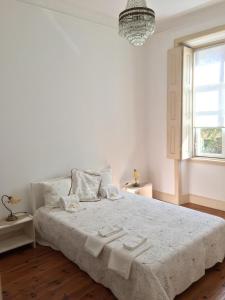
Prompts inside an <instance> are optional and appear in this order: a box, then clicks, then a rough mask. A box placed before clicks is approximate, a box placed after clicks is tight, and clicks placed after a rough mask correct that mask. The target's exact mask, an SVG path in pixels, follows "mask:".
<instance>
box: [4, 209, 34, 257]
mask: <svg viewBox="0 0 225 300" xmlns="http://www.w3.org/2000/svg"><path fill="white" fill-rule="evenodd" d="M28 244H33V247H35V246H36V244H35V229H34V224H33V216H31V215H28V214H27V215H21V216H18V220H16V221H13V222H7V221H5V220H1V221H0V253H3V252H6V251H8V250H12V249H15V248H18V247H21V246H24V245H28Z"/></svg>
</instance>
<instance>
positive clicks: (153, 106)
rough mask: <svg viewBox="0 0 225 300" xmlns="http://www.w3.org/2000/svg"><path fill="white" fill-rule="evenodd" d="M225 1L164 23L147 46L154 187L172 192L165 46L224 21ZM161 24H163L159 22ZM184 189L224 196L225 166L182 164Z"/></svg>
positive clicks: (220, 197) (149, 162) (172, 175)
mask: <svg viewBox="0 0 225 300" xmlns="http://www.w3.org/2000/svg"><path fill="white" fill-rule="evenodd" d="M224 15H225V3H224V2H223V3H222V4H219V5H217V6H214V7H211V8H208V9H203V10H201V11H200V12H196V13H192V14H190V15H186V16H184V17H182V18H179V19H176V20H175V21H173V22H170V23H168V24H167V25H166V24H164V26H163V29H164V31H162V32H159V33H157V34H155V35H154V36H153V37H152V38H151V39H150V41H149V43H148V45H147V47H146V48H145V49H146V54H145V59H146V62H147V64H146V76H147V77H148V81H149V84H148V97H149V113H150V117H149V120H148V122H149V123H148V124H149V138H148V140H149V145H148V164H149V169H150V172H151V178H152V181H153V184H154V187H155V189H157V190H158V191H161V192H166V193H172V194H173V193H174V192H175V191H174V168H173V162H172V160H168V159H167V158H166V106H167V50H168V49H169V48H172V47H173V45H174V39H176V38H179V37H182V36H185V35H187V34H191V33H195V32H199V31H202V30H205V29H209V28H212V27H215V26H218V25H222V24H225V19H224ZM161 28H162V26H161ZM185 172H186V174H189V178H186V180H185V179H184V178H183V179H182V181H183V186H184V190H185V193H187V189H189V193H191V194H195V195H201V196H205V197H210V198H215V199H218V200H219V199H220V200H225V184H224V182H225V168H224V167H220V166H212V165H202V164H191V165H190V166H189V168H187V166H186V168H185Z"/></svg>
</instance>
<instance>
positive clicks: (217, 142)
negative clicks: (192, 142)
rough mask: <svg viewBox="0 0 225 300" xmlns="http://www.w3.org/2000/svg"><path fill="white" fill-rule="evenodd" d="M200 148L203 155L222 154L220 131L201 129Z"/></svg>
mask: <svg viewBox="0 0 225 300" xmlns="http://www.w3.org/2000/svg"><path fill="white" fill-rule="evenodd" d="M201 140H202V143H201V148H202V152H203V153H216V154H221V153H222V129H221V128H204V129H201Z"/></svg>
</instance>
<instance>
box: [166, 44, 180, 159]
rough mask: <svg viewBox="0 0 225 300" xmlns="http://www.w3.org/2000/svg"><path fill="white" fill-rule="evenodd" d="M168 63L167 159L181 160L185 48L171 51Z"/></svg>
mask: <svg viewBox="0 0 225 300" xmlns="http://www.w3.org/2000/svg"><path fill="white" fill-rule="evenodd" d="M167 62H168V65H167V86H168V90H167V97H168V99H167V157H168V158H171V159H181V136H182V133H181V127H182V118H181V112H182V77H183V76H182V63H183V47H176V48H173V49H170V50H169V51H168V57H167Z"/></svg>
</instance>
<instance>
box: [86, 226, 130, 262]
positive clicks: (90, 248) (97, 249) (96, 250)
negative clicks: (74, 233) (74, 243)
mask: <svg viewBox="0 0 225 300" xmlns="http://www.w3.org/2000/svg"><path fill="white" fill-rule="evenodd" d="M126 234H127V233H126V232H125V231H124V230H121V231H120V232H118V233H116V234H114V235H111V236H109V237H100V236H99V235H90V236H88V238H87V240H86V242H85V245H84V249H85V250H86V251H87V252H88V253H89V254H91V255H92V256H94V257H98V256H99V254H100V253H101V252H102V250H103V248H104V246H105V245H106V244H109V243H111V242H112V241H115V240H117V239H119V238H121V237H122V236H124V235H126Z"/></svg>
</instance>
